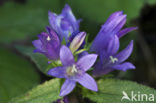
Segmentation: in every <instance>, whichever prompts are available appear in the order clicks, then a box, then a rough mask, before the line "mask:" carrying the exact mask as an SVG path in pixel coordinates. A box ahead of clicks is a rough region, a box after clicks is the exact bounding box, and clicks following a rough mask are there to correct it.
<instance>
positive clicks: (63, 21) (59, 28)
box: [49, 4, 80, 42]
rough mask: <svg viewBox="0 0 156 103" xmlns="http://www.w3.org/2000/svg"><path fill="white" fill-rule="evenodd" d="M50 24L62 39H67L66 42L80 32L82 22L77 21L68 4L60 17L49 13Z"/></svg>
mask: <svg viewBox="0 0 156 103" xmlns="http://www.w3.org/2000/svg"><path fill="white" fill-rule="evenodd" d="M49 23H50V25H51V27H52V28H53V29H54V30H55V31H56V32H57V34H59V37H60V39H61V40H62V39H63V38H65V40H66V42H67V41H68V39H69V37H70V36H71V35H75V34H77V33H78V32H79V23H80V20H76V18H75V16H74V15H73V13H72V10H71V8H70V6H69V5H67V4H66V5H65V7H64V9H63V10H62V13H61V14H59V15H57V14H55V13H52V12H50V11H49Z"/></svg>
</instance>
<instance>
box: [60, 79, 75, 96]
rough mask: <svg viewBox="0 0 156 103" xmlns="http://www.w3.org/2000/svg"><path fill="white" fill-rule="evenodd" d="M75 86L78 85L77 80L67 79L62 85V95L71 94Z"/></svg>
mask: <svg viewBox="0 0 156 103" xmlns="http://www.w3.org/2000/svg"><path fill="white" fill-rule="evenodd" d="M75 86H76V83H75V81H72V80H68V79H67V80H66V81H65V82H64V84H63V85H62V87H61V91H60V96H65V95H67V94H69V93H70V92H71V91H72V90H73V89H74V87H75Z"/></svg>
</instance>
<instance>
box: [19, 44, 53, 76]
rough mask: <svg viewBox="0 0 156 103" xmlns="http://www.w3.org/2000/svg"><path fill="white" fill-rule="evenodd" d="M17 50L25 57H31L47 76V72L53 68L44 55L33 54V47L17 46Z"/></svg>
mask: <svg viewBox="0 0 156 103" xmlns="http://www.w3.org/2000/svg"><path fill="white" fill-rule="evenodd" d="M16 49H17V50H18V51H19V52H20V53H22V54H23V55H26V56H28V57H30V58H31V60H32V61H33V62H34V63H35V64H36V66H37V67H38V68H39V69H40V71H41V72H43V73H45V74H46V73H47V71H48V70H49V69H50V68H51V66H50V65H48V59H47V58H46V57H45V56H44V55H43V54H39V53H33V51H34V48H33V47H26V46H16Z"/></svg>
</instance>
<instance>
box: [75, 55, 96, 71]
mask: <svg viewBox="0 0 156 103" xmlns="http://www.w3.org/2000/svg"><path fill="white" fill-rule="evenodd" d="M96 59H97V55H96V54H88V55H85V56H83V57H81V58H80V59H79V60H78V62H77V63H76V65H77V66H78V67H79V68H80V69H82V70H84V71H87V70H88V69H90V68H91V67H92V66H93V65H94V63H95V61H96Z"/></svg>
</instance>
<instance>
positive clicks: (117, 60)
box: [91, 11, 137, 76]
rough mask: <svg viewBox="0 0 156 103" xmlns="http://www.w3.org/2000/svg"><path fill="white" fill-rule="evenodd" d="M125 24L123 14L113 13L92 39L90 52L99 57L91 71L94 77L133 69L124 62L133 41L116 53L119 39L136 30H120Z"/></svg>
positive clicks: (130, 50)
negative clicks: (114, 71)
mask: <svg viewBox="0 0 156 103" xmlns="http://www.w3.org/2000/svg"><path fill="white" fill-rule="evenodd" d="M125 23H126V15H125V14H123V12H121V11H119V12H115V13H113V14H112V15H111V16H110V17H109V18H108V20H107V21H106V23H105V24H104V25H103V26H102V28H101V30H100V32H99V33H98V35H97V36H96V38H95V39H94V41H93V43H92V46H91V51H95V52H96V53H97V54H98V55H99V56H100V61H98V63H97V64H96V65H95V69H94V71H93V74H94V75H96V76H99V75H102V74H106V73H108V72H111V71H113V70H115V69H117V70H123V71H126V70H127V69H134V68H135V66H134V65H133V64H131V63H129V62H124V61H125V60H126V59H127V58H128V57H129V56H130V54H131V53H132V50H133V41H131V42H130V44H129V45H128V46H127V48H125V49H124V50H123V51H121V52H119V53H118V50H119V46H120V44H119V39H120V38H121V37H122V36H124V35H125V34H127V33H128V32H130V31H132V30H135V29H137V28H136V27H130V28H126V29H123V30H121V28H122V27H123V26H124V24H125Z"/></svg>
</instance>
